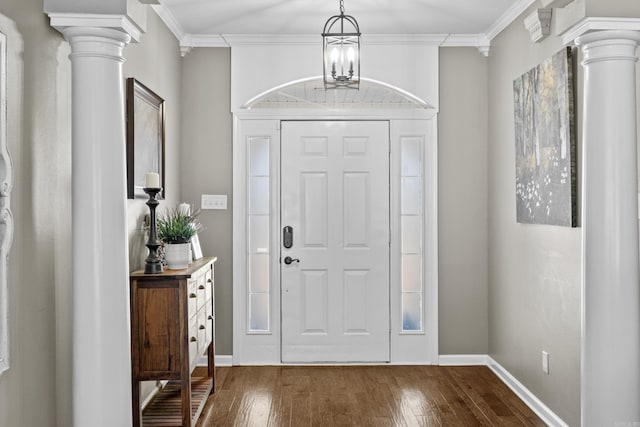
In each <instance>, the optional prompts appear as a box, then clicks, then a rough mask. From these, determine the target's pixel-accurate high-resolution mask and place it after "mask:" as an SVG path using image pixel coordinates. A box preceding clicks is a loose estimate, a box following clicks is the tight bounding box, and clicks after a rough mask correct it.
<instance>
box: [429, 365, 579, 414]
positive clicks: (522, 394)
mask: <svg viewBox="0 0 640 427" xmlns="http://www.w3.org/2000/svg"><path fill="white" fill-rule="evenodd" d="M438 362H439V365H440V366H487V367H489V369H491V370H492V371H493V373H494V374H496V376H497V377H498V378H499V379H500V381H502V382H503V383H505V384H506V385H507V387H509V388H510V389H511V390H512V391H513V392H514V393H515V394H516V395H517V396H518V397H519V398H520V400H522V401H523V402H524V403H525V405H527V406H528V407H529V408H530V409H531V410H532V411H533V412H535V413H536V415H537V416H538V417H540V419H541V420H542V421H544V422H545V423H546V424H547V425H549V426H551V427H569V425H568V424H567V423H565V422H564V421H562V418H560V417H559V416H557V415H556V414H555V413H554V412H553V411H552V410H551V409H549V407H548V406H547V405H545V404H544V403H542V401H541V400H540V399H538V398H537V397H536V396H535V395H534V394H533V393H531V391H530V390H529V389H528V388H526V387H525V386H524V385H523V384H522V383H521V382H520V381H518V380H517V379H516V378H515V377H514V376H513V375H511V373H510V372H509V371H507V370H506V369H505V368H504V367H503V366H502V365H500V364H499V363H498V362H496V361H495V360H493V358H492V357H491V356H489V355H486V354H444V355H441V356H439V357H438Z"/></svg>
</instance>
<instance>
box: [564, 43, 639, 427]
mask: <svg viewBox="0 0 640 427" xmlns="http://www.w3.org/2000/svg"><path fill="white" fill-rule="evenodd" d="M639 41H640V32H637V31H595V32H589V33H587V34H584V35H581V36H579V37H578V38H577V39H576V44H577V45H578V46H580V47H581V48H582V52H583V55H584V62H583V66H584V99H583V103H584V116H583V159H582V176H583V187H582V236H583V323H582V327H583V330H582V334H583V339H582V397H581V407H582V425H583V426H588V427H591V426H594V427H603V426H615V425H635V424H634V423H636V422H638V423H640V285H639V283H640V282H639V277H640V276H639V273H638V184H637V165H636V159H637V157H636V143H637V133H636V120H637V118H636V71H635V67H636V62H637V59H638V58H637V56H636V49H637V45H638V42H639Z"/></svg>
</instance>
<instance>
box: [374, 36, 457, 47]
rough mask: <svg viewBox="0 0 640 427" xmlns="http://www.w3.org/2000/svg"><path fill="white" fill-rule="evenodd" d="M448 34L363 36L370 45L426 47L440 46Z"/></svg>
mask: <svg viewBox="0 0 640 427" xmlns="http://www.w3.org/2000/svg"><path fill="white" fill-rule="evenodd" d="M447 37H448V34H363V35H362V42H363V44H364V43H366V44H368V45H404V46H406V45H425V46H440V45H441V44H442V42H444V41H445V40H446V39H447Z"/></svg>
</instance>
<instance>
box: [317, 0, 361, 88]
mask: <svg viewBox="0 0 640 427" xmlns="http://www.w3.org/2000/svg"><path fill="white" fill-rule="evenodd" d="M322 48H323V49H322V59H323V69H324V73H323V78H324V88H325V89H337V88H351V89H358V88H359V86H360V27H358V22H357V21H356V19H355V18H354V17H353V16H351V15H345V14H344V0H340V15H334V16H332V17H331V18H329V19H327V22H325V24H324V29H323V30H322Z"/></svg>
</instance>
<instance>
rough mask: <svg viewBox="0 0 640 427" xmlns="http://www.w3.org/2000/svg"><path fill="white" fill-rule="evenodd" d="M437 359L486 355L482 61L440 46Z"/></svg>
mask: <svg viewBox="0 0 640 427" xmlns="http://www.w3.org/2000/svg"><path fill="white" fill-rule="evenodd" d="M438 210H439V212H438V217H439V220H438V234H439V236H438V237H439V242H438V245H439V248H438V261H439V266H438V268H439V278H438V281H439V285H438V294H439V295H438V297H439V298H438V299H439V301H438V304H439V308H438V310H439V341H440V343H439V344H440V348H439V352H440V354H487V352H488V345H489V343H488V340H489V337H488V334H489V332H488V327H489V324H488V305H487V304H488V301H487V299H488V289H487V286H488V285H487V278H488V275H487V249H488V248H487V58H485V57H484V56H482V55H481V54H480V53H479V52H478V49H476V48H443V49H440V113H439V114H438Z"/></svg>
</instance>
